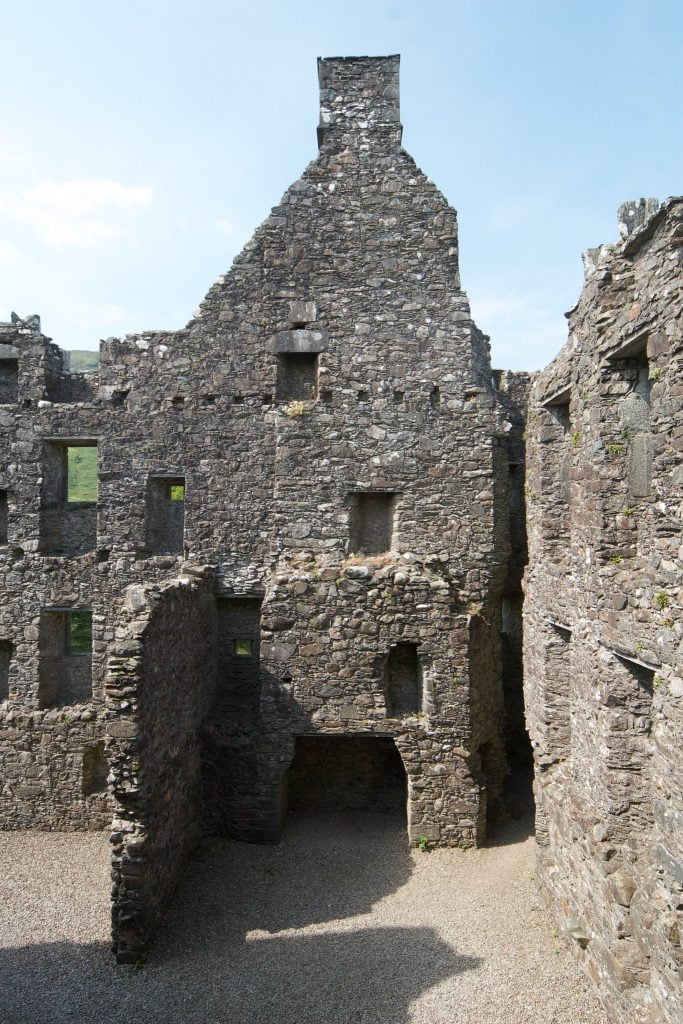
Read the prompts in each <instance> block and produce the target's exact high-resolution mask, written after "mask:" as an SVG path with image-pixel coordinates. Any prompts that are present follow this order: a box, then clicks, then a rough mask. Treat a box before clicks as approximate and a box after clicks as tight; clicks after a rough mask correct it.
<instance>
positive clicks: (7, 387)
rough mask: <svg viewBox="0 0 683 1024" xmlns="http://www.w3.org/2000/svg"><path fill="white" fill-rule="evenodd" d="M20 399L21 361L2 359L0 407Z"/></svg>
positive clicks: (0, 363)
mask: <svg viewBox="0 0 683 1024" xmlns="http://www.w3.org/2000/svg"><path fill="white" fill-rule="evenodd" d="M18 398H19V360H18V359H0V405H3V404H5V405H7V404H9V403H11V402H16V401H17V400H18Z"/></svg>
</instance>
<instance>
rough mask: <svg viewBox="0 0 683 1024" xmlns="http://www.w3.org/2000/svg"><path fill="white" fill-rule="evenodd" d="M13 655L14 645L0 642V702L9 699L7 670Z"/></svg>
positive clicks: (6, 641) (4, 641)
mask: <svg viewBox="0 0 683 1024" xmlns="http://www.w3.org/2000/svg"><path fill="white" fill-rule="evenodd" d="M13 654H14V645H13V644H11V643H10V642H9V640H0V700H7V698H8V697H9V669H10V665H11V664H12V656H13Z"/></svg>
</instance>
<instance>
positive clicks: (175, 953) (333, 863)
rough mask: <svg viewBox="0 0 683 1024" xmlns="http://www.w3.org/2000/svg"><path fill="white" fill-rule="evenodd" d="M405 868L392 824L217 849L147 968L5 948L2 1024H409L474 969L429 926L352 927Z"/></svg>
mask: <svg viewBox="0 0 683 1024" xmlns="http://www.w3.org/2000/svg"><path fill="white" fill-rule="evenodd" d="M411 863H412V862H411V858H410V853H409V851H408V847H407V842H406V836H405V823H404V820H403V818H402V817H401V816H399V817H397V818H393V817H392V816H391V815H386V814H374V815H373V814H365V815H361V814H342V813H338V814H334V815H323V816H312V815H311V816H308V815H307V816H305V817H294V816H293V817H292V818H291V819H290V820H289V821H288V824H287V829H286V832H285V836H284V839H283V841H282V842H281V843H279V844H278V845H277V846H250V845H247V844H244V843H237V842H232V841H229V840H211V841H210V842H209V843H207V844H206V845H205V847H204V848H203V851H202V855H201V857H200V859H198V860H195V861H193V862H192V864H191V865H190V867H189V870H188V872H187V875H186V879H185V881H184V883H183V885H182V886H181V888H180V890H179V891H178V894H177V898H176V900H175V902H174V905H173V908H172V910H171V912H170V913H169V915H168V917H167V919H166V921H165V922H164V924H163V926H162V928H161V931H160V932H159V935H158V937H157V942H156V944H155V947H154V951H153V958H152V960H151V961H150V963H149V964H147V965H146V966H145V967H144V968H142V969H141V970H135V969H134V968H129V967H117V966H115V964H114V963H113V959H112V957H111V953H110V951H109V948H108V946H106V945H105V944H90V945H83V946H78V945H75V944H73V943H68V942H55V943H46V944H43V945H37V946H30V947H24V948H19V949H17V948H15V949H5V950H0V977H2V982H3V994H2V996H0V1024H121V1021H129V1020H134V1021H136V1022H139V1024H162V1022H163V1024H175V1022H178V1024H180V1022H182V1024H195V1022H196V1024H219V1022H220V1024H322V1022H324V1024H407V1022H408V1020H409V1016H410V1004H411V1002H412V1001H413V1000H415V999H417V998H418V997H419V996H420V994H421V993H423V992H424V991H425V990H427V989H429V988H431V987H432V986H434V985H437V984H439V983H440V982H443V981H445V980H446V979H448V978H450V977H452V976H453V975H456V974H459V973H462V972H464V971H467V970H470V969H471V968H473V967H476V966H478V964H479V963H480V961H479V959H478V958H475V957H467V956H460V955H458V954H457V952H456V951H454V950H453V948H452V947H451V946H450V945H448V944H446V943H445V942H444V941H443V940H442V939H441V938H440V937H439V935H438V933H437V932H436V931H435V930H434V929H432V928H428V927H376V926H373V923H374V922H373V920H372V918H367V919H363V918H361V919H360V920H358V921H354V922H350V921H349V920H348V919H349V918H350V917H351V916H355V915H366V914H369V913H370V911H371V909H372V907H373V905H374V904H375V903H376V902H377V901H378V900H380V899H381V898H382V897H384V896H386V895H388V894H390V893H392V892H395V891H396V890H397V889H399V888H400V887H401V886H402V885H403V884H404V883H405V882H406V881H407V880H408V877H409V875H410V871H411ZM306 926H313V927H312V928H311V929H310V930H309V931H307V932H306V933H301V932H299V933H296V932H294V933H293V932H292V931H289V930H290V929H301V928H304V927H306Z"/></svg>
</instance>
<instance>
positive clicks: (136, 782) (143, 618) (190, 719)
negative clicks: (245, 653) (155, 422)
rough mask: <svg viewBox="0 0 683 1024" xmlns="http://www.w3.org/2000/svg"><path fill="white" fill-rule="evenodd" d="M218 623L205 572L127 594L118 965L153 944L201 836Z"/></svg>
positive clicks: (113, 662)
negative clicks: (204, 744) (204, 743)
mask: <svg viewBox="0 0 683 1024" xmlns="http://www.w3.org/2000/svg"><path fill="white" fill-rule="evenodd" d="M215 664H216V650H215V615H214V601H213V596H212V593H211V581H210V577H209V576H208V575H207V572H206V571H203V570H201V569H195V568H194V567H192V566H186V574H185V575H182V576H179V577H178V578H177V579H175V580H172V581H169V582H168V583H166V584H165V585H163V586H161V587H158V588H154V587H150V588H143V587H140V586H137V585H135V586H133V587H131V588H129V590H128V591H127V593H126V599H125V603H124V607H123V609H122V612H121V626H120V629H119V635H118V637H117V641H116V643H115V644H114V645H113V648H112V650H111V654H110V657H109V664H108V672H107V682H106V712H107V714H106V728H107V754H108V759H109V762H110V765H111V775H112V781H111V790H112V793H113V797H114V801H115V803H114V821H113V825H112V828H113V834H112V877H113V882H114V886H113V895H112V899H113V905H112V934H113V942H114V951H115V953H116V958H117V960H118V962H119V963H136V962H138V961H140V960H143V959H144V958H145V957H146V955H147V950H148V947H149V943H150V940H151V938H152V936H153V934H154V931H155V929H156V927H157V925H158V922H159V919H160V916H161V914H162V913H163V911H164V910H165V909H166V907H167V905H168V902H169V900H170V899H171V897H172V895H173V892H174V890H175V888H176V886H177V884H178V881H179V879H180V877H181V874H182V871H183V869H184V867H185V865H186V863H187V860H188V858H189V856H190V853H191V851H192V848H193V846H194V844H195V843H196V841H197V839H198V837H199V835H200V828H201V802H202V793H201V743H200V725H201V722H202V719H203V718H204V716H205V714H206V712H207V710H208V708H209V706H210V702H211V698H212V696H213V686H214V671H213V667H214V666H215Z"/></svg>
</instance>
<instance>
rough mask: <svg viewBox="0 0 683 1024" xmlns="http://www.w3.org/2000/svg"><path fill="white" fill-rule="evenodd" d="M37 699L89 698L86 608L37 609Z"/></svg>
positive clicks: (44, 704)
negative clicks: (39, 611)
mask: <svg viewBox="0 0 683 1024" xmlns="http://www.w3.org/2000/svg"><path fill="white" fill-rule="evenodd" d="M38 647H39V668H38V703H39V706H40V707H41V708H51V707H63V706H64V705H67V704H78V703H81V702H84V701H88V700H90V699H91V698H92V653H91V651H92V612H91V611H90V610H89V609H85V608H74V609H65V608H54V609H45V610H44V611H42V612H41V613H40V627H39V639H38Z"/></svg>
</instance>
